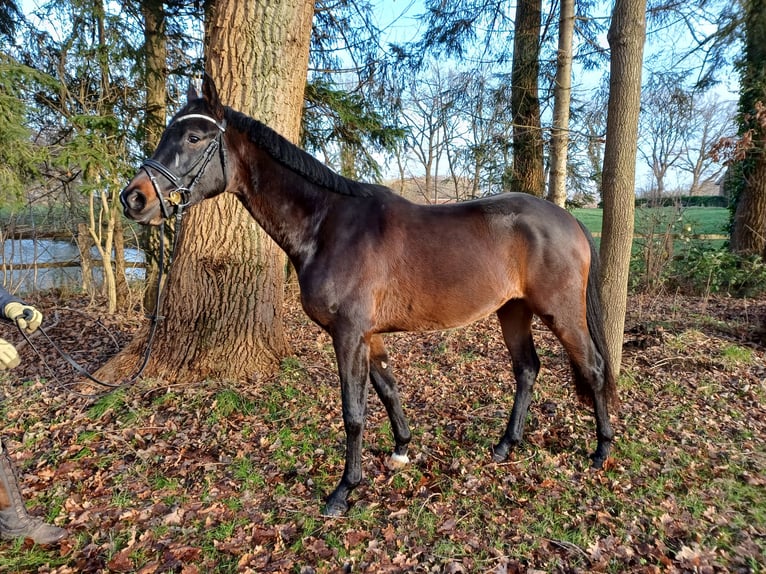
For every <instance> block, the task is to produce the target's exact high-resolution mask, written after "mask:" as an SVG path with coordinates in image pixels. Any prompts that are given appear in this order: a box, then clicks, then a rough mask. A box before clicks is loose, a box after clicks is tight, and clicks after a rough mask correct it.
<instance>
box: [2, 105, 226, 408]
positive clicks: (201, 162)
mask: <svg viewBox="0 0 766 574" xmlns="http://www.w3.org/2000/svg"><path fill="white" fill-rule="evenodd" d="M190 119H202V120H206V121H208V122H212V123H214V124H215V126H216V127H217V128H218V133H217V134H216V137H215V138H213V139H212V140H211V141H210V143H209V144H208V145H207V147H206V148H205V149H204V151H203V152H202V154H201V155H200V157H199V158H198V159H197V161H195V162H194V164H192V166H191V167H190V168H189V169H188V170H187V171H186V173H185V174H184V175H181V176H178V175H176V174H174V173H173V172H172V171H171V170H170V169H169V168H168V167H166V166H165V165H163V164H162V163H160V162H158V161H156V160H154V159H151V158H149V159H145V160H144V161H143V163H142V164H141V169H142V170H144V171H145V172H146V174H147V175H148V176H149V180H150V181H151V182H152V186H153V187H154V191H155V193H156V194H157V198H158V199H159V202H160V210H161V211H162V217H163V218H164V219H170V218H171V216H174V217H175V230H174V233H173V247H172V248H171V250H170V257H169V260H168V263H167V264H168V266H169V265H170V264H171V263H172V261H173V259H174V258H175V254H176V249H177V247H178V238H179V236H180V235H181V219H182V217H183V211H184V209H185V208H186V207H188V206H189V205H190V201H191V193H192V190H193V189H194V187H195V186H196V185H197V183H199V181H200V179H201V178H202V175H203V174H204V173H205V169H207V166H208V164H209V163H210V161H211V160H212V159H213V156H214V154H215V153H216V152H218V154H219V159H220V162H221V169H222V170H223V175H224V179H226V147H225V145H224V142H223V134H224V133H225V132H226V120H222V121H221V122H219V121H217V120H215V119H214V118H212V117H210V116H206V115H204V114H185V115H183V116H180V117H177V118H175V120H173V122H172V123H171V124H170V125H173V124H174V123H177V122H182V121H185V120H190ZM168 127H170V126H168ZM197 166H199V168H198V169H197V172H196V173H195V174H194V176H193V177H192V178H191V183H190V184H189V185H188V187H185V186H183V185H181V182H182V181H183V180H188V179H189V174H191V173H192V172H193V171H194V170H195V168H197ZM153 171H156V172H158V173H159V174H161V175H162V176H163V177H164V178H165V179H167V180H168V181H169V182H171V183H172V184H173V185H175V187H174V188H173V189H171V190H170V191H168V192H167V197H165V196H163V194H162V190H161V189H160V185H159V183H158V182H157V179H156V177H155V176H154V173H153ZM159 252H160V256H159V260H158V263H157V267H158V273H157V290H156V293H157V295H156V299H155V302H154V312H153V313H152V315H151V316H150V317H149V318H150V320H151V326H150V327H149V336H148V338H147V341H146V349H145V350H144V355H143V360H142V362H141V364H140V365H139V366H138V367H137V369H136V372H135V373H134V374H133V375H131V376H130V377H129V378H128V379H126V380H125V381H123V382H122V383H108V382H105V381H102V380H100V379H99V378H97V377H95V376H94V375H92V374H91V373H89V372H88V371H87V370H86V369H85V368H84V367H83V366H82V365H80V364H79V363H78V362H77V361H75V360H74V358H72V356H71V355H69V354H68V353H66V352H65V351H64V350H63V349H62V348H61V347H60V346H59V345H58V344H57V343H56V342H55V341H54V340H53V339H51V337H50V336H49V335H48V333H47V332H46V330H45V329H44V328H43V327H42V325H41V326H40V327H39V331H40V333H42V335H43V337H45V339H46V340H47V341H48V342H49V343H50V344H51V346H53V348H54V349H56V351H57V352H58V353H59V355H61V356H62V357H63V358H64V360H65V361H66V362H67V363H69V365H70V366H71V367H72V368H73V369H74V370H75V371H77V372H78V373H79V374H80V375H82V376H83V377H85V378H87V379H88V380H90V381H91V382H93V383H96V384H98V385H100V386H102V387H107V388H110V389H116V388H121V387H124V386H127V385H130V384H132V383H134V382H135V381H136V380H138V378H139V377H140V376H141V374H142V373H143V372H144V369H145V368H146V365H147V364H148V363H149V357H150V356H151V351H152V343H153V341H154V335H155V333H156V331H157V325H158V324H159V322H160V321H162V320H163V319H164V318H165V317H163V316H162V315H159V314H158V313H159V309H160V304H161V303H162V295H163V291H164V289H165V288H166V287H167V285H168V283H169V281H165V286H164V287H162V280H163V275H165V233H164V231H163V230H160V245H159ZM24 318H26V319H27V320H29V319H31V317H26V316H25V317H24ZM16 325H17V327H18V328H19V331H20V332H21V334H22V335H23V336H24V339H26V341H27V343H28V344H29V346H30V347H31V348H32V349H33V350H34V351H35V352H36V353H37V355H38V356H39V357H40V358H41V359H42V362H43V364H44V365H45V366H46V368H47V369H48V371H50V373H51V375H52V376H53V378H54V380H56V381H58V378H57V377H56V374H55V373H54V372H53V370H52V369H51V368H50V366H48V363H47V362H46V361H45V357H44V356H43V354H42V353H41V352H40V351H39V350H38V349H37V348H36V347H35V345H34V344H32V341H31V340H30V339H29V336H28V335H27V334H26V332H25V331H24V330H23V329H22V328H21V324H20V323H19V322H18V321H17V323H16ZM62 386H63V385H62ZM69 391H70V392H74V391H72V390H71V389H69ZM75 394H78V395H83V393H75ZM84 396H87V397H91V396H94V395H84Z"/></svg>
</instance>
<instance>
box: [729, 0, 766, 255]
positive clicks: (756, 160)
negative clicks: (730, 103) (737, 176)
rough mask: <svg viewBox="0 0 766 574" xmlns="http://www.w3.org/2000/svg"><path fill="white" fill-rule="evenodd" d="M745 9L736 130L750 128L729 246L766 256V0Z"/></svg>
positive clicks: (739, 250) (754, 0) (755, 0)
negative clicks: (739, 115) (748, 147)
mask: <svg viewBox="0 0 766 574" xmlns="http://www.w3.org/2000/svg"><path fill="white" fill-rule="evenodd" d="M744 6H745V7H746V8H745V50H744V55H743V58H742V66H741V70H742V74H741V80H740V84H741V86H742V92H741V94H740V99H739V108H740V114H741V119H740V132H741V133H746V132H747V131H748V130H752V132H751V133H752V147H750V149H749V150H747V156H746V157H745V159H744V160H743V163H742V176H743V177H742V182H741V183H740V186H739V189H740V191H739V197H738V199H737V207H736V210H735V213H734V222H733V223H734V225H733V227H732V233H731V241H730V245H731V249H732V251H734V252H736V253H742V254H745V255H762V256H763V257H765V258H766V110H764V109H763V106H764V105H766V0H751V1H750V2H745V3H744Z"/></svg>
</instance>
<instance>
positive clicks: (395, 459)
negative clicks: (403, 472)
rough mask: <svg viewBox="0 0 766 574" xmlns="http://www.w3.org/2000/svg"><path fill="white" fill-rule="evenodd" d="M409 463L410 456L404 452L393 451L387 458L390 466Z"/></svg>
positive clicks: (399, 466)
mask: <svg viewBox="0 0 766 574" xmlns="http://www.w3.org/2000/svg"><path fill="white" fill-rule="evenodd" d="M409 463H410V457H408V456H407V455H406V454H396V453H395V452H394V453H391V458H390V460H389V464H390V465H391V468H403V467H405V466H407V465H408V464H409Z"/></svg>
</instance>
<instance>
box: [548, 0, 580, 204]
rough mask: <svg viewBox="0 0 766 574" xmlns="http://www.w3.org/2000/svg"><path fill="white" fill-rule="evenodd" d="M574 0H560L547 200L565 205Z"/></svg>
mask: <svg viewBox="0 0 766 574" xmlns="http://www.w3.org/2000/svg"><path fill="white" fill-rule="evenodd" d="M574 7H575V6H574V0H561V14H560V16H559V50H558V57H557V64H556V84H555V85H554V86H553V125H552V129H551V149H550V153H551V157H550V162H551V167H550V178H549V181H548V200H549V201H552V202H553V203H555V204H556V205H559V206H561V207H564V205H565V204H566V199H567V148H568V146H569V105H570V102H571V100H572V38H573V36H574V22H575V14H574Z"/></svg>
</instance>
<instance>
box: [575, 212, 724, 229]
mask: <svg viewBox="0 0 766 574" xmlns="http://www.w3.org/2000/svg"><path fill="white" fill-rule="evenodd" d="M572 213H573V214H574V216H575V217H577V219H579V220H580V221H582V222H583V223H584V224H585V225H586V226H587V228H588V229H589V230H590V231H591V233H601V221H602V218H603V209H573V210H572ZM678 216H679V214H678V213H677V211H676V209H675V208H672V207H655V208H637V209H636V217H635V221H636V224H635V225H636V233H637V234H641V233H649V232H652V231H654V232H655V233H659V232H665V230H667V229H668V228H669V227H670V226H671V225H672V226H673V230H674V231H676V232H681V231H682V230H684V228H688V229H686V232H687V233H689V234H692V235H728V233H727V231H726V226H727V224H728V221H729V211H728V210H727V209H725V208H723V207H687V208H685V209H683V210H682V212H681V214H680V217H681V218H682V221H676V219H677V217H678Z"/></svg>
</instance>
